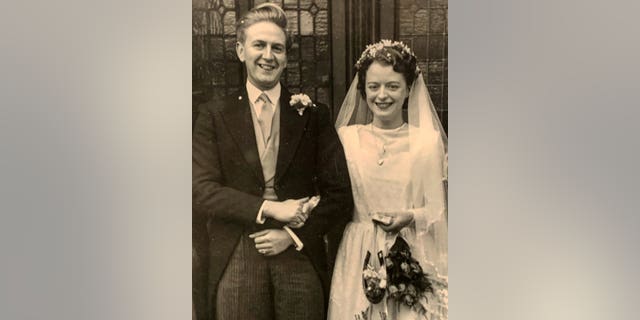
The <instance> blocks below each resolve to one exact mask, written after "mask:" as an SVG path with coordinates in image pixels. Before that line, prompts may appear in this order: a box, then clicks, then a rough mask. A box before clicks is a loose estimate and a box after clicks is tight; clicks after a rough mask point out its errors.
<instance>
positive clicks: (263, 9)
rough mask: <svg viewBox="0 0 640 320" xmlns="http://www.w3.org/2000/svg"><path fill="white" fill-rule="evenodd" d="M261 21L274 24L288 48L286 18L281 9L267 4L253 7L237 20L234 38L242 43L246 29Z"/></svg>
mask: <svg viewBox="0 0 640 320" xmlns="http://www.w3.org/2000/svg"><path fill="white" fill-rule="evenodd" d="M263 21H266V22H271V23H274V24H275V25H277V26H278V27H280V29H282V31H283V32H284V34H285V37H286V38H287V43H286V45H287V48H288V47H289V43H290V42H291V41H289V40H290V39H289V36H288V33H287V16H286V15H285V13H284V10H282V8H280V7H278V6H277V5H275V4H273V3H269V2H266V3H263V4H261V5H258V6H256V7H254V8H253V9H251V10H249V11H248V12H247V13H245V14H244V16H242V18H241V19H240V20H238V23H237V24H236V37H237V38H238V42H240V43H244V40H245V30H246V29H247V28H248V27H250V26H252V25H254V24H256V23H258V22H263Z"/></svg>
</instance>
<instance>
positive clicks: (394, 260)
mask: <svg viewBox="0 0 640 320" xmlns="http://www.w3.org/2000/svg"><path fill="white" fill-rule="evenodd" d="M385 264H386V269H387V283H388V286H389V289H388V291H389V297H390V298H392V299H394V300H396V301H397V302H400V303H404V304H405V305H407V306H409V307H413V306H414V305H415V304H416V303H418V302H419V301H420V300H421V299H425V301H426V294H427V293H428V292H430V293H433V286H432V285H431V282H430V281H429V278H428V275H427V274H426V273H424V271H423V270H422V267H421V266H420V264H419V263H418V261H416V259H414V258H412V257H411V249H409V245H408V244H407V242H406V241H405V240H404V239H403V238H402V237H398V238H396V242H395V243H394V244H393V246H392V247H391V249H390V250H389V253H388V254H387V257H386V258H385Z"/></svg>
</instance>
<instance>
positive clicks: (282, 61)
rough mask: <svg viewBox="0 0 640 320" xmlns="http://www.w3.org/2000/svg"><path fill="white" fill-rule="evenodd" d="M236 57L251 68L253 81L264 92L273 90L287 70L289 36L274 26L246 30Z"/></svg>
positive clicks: (261, 26)
mask: <svg viewBox="0 0 640 320" xmlns="http://www.w3.org/2000/svg"><path fill="white" fill-rule="evenodd" d="M236 53H237V54H238V58H239V59H240V61H242V62H244V64H245V66H246V67H247V77H248V78H249V81H250V82H251V83H252V84H253V85H255V86H256V87H258V88H259V89H260V90H268V89H271V88H273V87H274V86H275V85H276V84H277V83H278V81H280V76H281V75H282V71H284V68H285V67H286V66H287V51H286V35H285V33H284V31H283V30H282V29H281V28H280V27H278V26H277V25H276V24H274V23H272V22H267V21H263V22H258V23H256V24H253V25H251V26H249V27H248V28H247V29H246V30H245V40H244V42H243V43H240V42H238V43H237V45H236Z"/></svg>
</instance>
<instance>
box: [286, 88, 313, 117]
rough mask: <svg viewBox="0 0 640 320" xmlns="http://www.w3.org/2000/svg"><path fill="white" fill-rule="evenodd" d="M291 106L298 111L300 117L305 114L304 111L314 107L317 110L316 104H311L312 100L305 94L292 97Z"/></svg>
mask: <svg viewBox="0 0 640 320" xmlns="http://www.w3.org/2000/svg"><path fill="white" fill-rule="evenodd" d="M289 104H290V105H291V106H292V107H294V108H296V110H297V111H298V114H299V115H300V116H302V114H304V110H305V109H306V108H308V107H313V108H315V107H316V105H315V103H313V102H311V98H309V96H308V95H306V94H304V93H299V94H294V95H292V96H291V100H290V101H289Z"/></svg>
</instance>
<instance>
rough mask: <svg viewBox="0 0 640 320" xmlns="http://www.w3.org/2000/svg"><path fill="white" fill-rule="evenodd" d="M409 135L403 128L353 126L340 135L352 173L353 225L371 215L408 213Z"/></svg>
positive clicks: (369, 218)
mask: <svg viewBox="0 0 640 320" xmlns="http://www.w3.org/2000/svg"><path fill="white" fill-rule="evenodd" d="M408 134H409V131H408V127H407V125H406V124H404V125H402V126H400V127H398V128H395V129H380V128H376V127H374V126H372V125H371V124H368V125H355V126H350V127H345V128H344V129H342V130H341V131H340V137H341V139H342V141H343V144H345V154H346V158H347V164H348V166H349V171H350V172H351V173H352V174H351V179H352V181H351V183H352V187H353V189H354V190H353V191H354V201H355V213H354V217H353V219H354V222H365V221H370V220H371V217H370V216H371V213H373V212H383V211H387V212H388V211H393V210H398V209H408V207H409V205H410V201H409V200H410V199H409V195H410V194H411V193H410V192H408V189H409V188H410V185H411V183H410V181H411V179H410V177H409V168H410V163H409V135H408Z"/></svg>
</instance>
